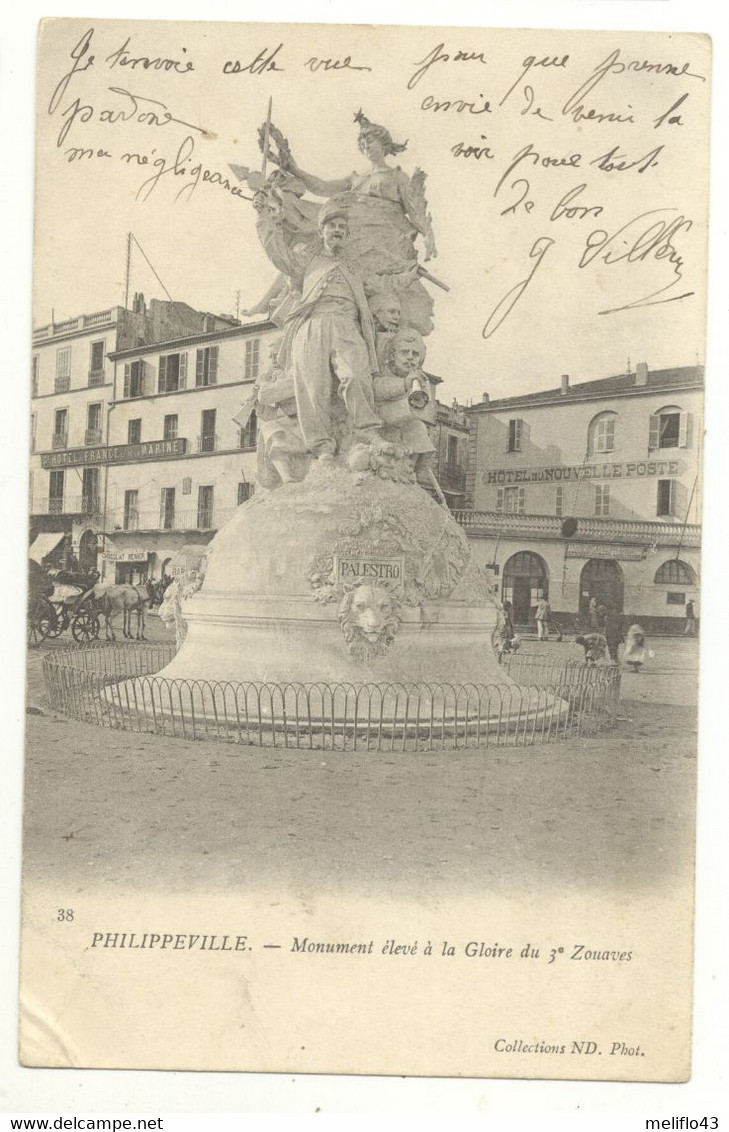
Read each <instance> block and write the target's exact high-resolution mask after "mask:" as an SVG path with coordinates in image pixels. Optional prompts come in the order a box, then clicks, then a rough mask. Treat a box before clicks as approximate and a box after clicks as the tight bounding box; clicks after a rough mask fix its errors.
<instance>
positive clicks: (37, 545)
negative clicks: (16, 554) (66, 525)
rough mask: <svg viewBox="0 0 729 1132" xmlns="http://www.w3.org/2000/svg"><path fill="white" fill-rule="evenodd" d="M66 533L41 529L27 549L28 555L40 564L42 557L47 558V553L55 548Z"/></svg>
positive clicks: (50, 552)
mask: <svg viewBox="0 0 729 1132" xmlns="http://www.w3.org/2000/svg"><path fill="white" fill-rule="evenodd" d="M65 537H66V535H65V533H64V532H63V531H61V532H60V533H59V532H58V531H41V533H40V534H38V535H36V536H35V538H34V539H33V542H32V544H31V547H30V550H29V551H28V557H29V558H32V559H33V561H34V562H37V563H38V564H39V565H41V564H42V562H43V559H44V558H47V557H48V555H49V554H52V552H53V551H54V550H55V549H56V547H57V546H58V544H59V543H61V542H63V540H64V539H65Z"/></svg>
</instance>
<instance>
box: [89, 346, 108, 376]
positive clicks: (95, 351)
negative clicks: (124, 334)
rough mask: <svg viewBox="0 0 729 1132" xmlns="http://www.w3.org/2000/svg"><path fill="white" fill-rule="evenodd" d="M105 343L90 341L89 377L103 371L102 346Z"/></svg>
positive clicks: (100, 373) (101, 373)
mask: <svg viewBox="0 0 729 1132" xmlns="http://www.w3.org/2000/svg"><path fill="white" fill-rule="evenodd" d="M105 345H106V343H105V342H104V341H103V339H102V341H101V342H92V343H91V355H90V357H89V377H96V376H97V375H103V373H104V347H105Z"/></svg>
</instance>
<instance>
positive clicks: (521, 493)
mask: <svg viewBox="0 0 729 1132" xmlns="http://www.w3.org/2000/svg"><path fill="white" fill-rule="evenodd" d="M519 423H520V424H521V421H520V422H519ZM517 513H518V514H519V515H523V514H524V488H523V487H520V488H519V507H518V512H517Z"/></svg>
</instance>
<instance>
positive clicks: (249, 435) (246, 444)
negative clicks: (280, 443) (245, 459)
mask: <svg viewBox="0 0 729 1132" xmlns="http://www.w3.org/2000/svg"><path fill="white" fill-rule="evenodd" d="M257 442H258V429H257V428H254V429H251V428H248V427H246V428H239V429H238V447H239V448H242V449H243V450H244V451H246V452H250V451H252V450H253V449H254V448H255V447H256V444H257Z"/></svg>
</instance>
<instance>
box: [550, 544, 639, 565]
mask: <svg viewBox="0 0 729 1132" xmlns="http://www.w3.org/2000/svg"><path fill="white" fill-rule="evenodd" d="M565 550H566V555H567V557H568V558H621V559H622V560H623V561H624V562H640V561H641V559H643V558H645V556H646V551H645V548H644V547H642V546H624V545H623V543H605V542H568V543H567V546H566V548H565Z"/></svg>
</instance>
